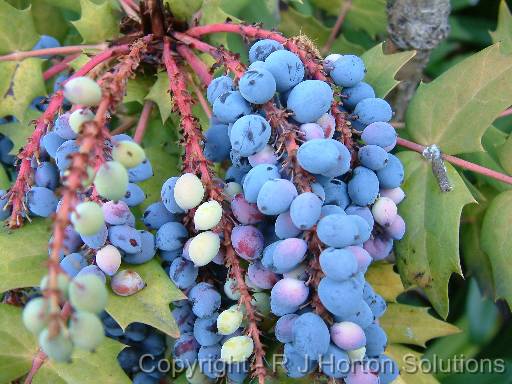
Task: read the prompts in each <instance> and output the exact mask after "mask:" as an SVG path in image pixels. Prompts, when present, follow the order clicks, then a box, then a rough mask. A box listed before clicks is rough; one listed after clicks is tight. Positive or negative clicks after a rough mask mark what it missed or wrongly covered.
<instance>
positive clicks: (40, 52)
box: [0, 44, 108, 61]
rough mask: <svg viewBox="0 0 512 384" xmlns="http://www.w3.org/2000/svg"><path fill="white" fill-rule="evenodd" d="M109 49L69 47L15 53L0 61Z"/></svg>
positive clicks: (101, 47)
mask: <svg viewBox="0 0 512 384" xmlns="http://www.w3.org/2000/svg"><path fill="white" fill-rule="evenodd" d="M107 48H108V45H106V44H94V45H68V46H65V47H55V48H43V49H35V50H33V51H20V52H13V53H9V54H7V55H2V56H0V61H21V60H23V59H27V58H29V57H40V56H48V55H49V56H53V55H71V54H74V53H82V52H83V51H85V50H97V51H103V50H106V49H107Z"/></svg>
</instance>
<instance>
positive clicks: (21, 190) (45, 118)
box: [9, 44, 130, 228]
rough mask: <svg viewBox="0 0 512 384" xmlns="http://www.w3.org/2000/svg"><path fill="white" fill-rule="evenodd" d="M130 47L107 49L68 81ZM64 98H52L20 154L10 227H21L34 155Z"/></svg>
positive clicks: (84, 73)
mask: <svg viewBox="0 0 512 384" xmlns="http://www.w3.org/2000/svg"><path fill="white" fill-rule="evenodd" d="M129 50H130V47H129V46H128V45H127V44H126V45H119V46H116V47H113V48H110V49H107V50H105V51H103V52H101V53H100V54H98V55H96V56H94V57H93V58H91V59H90V60H89V61H88V62H87V63H86V64H85V65H84V66H83V67H82V68H80V69H79V70H78V71H76V72H75V73H74V74H73V75H72V76H71V77H70V78H69V79H68V80H67V81H69V80H70V79H72V78H75V77H80V76H84V75H86V74H87V73H88V72H89V71H90V70H92V69H93V68H95V67H96V66H97V65H99V64H101V63H103V62H104V61H106V60H108V59H110V58H112V57H116V56H118V55H121V54H123V53H127V52H129ZM63 100H64V96H63V94H62V91H57V92H56V93H55V94H54V95H53V96H52V97H51V98H50V102H49V104H48V107H47V109H46V111H45V112H44V113H43V114H42V115H41V116H40V117H39V118H38V119H37V120H36V122H35V124H36V128H35V130H34V132H33V133H32V135H31V136H30V137H29V138H28V140H27V144H26V145H25V147H24V148H23V149H22V151H21V152H20V153H19V155H18V158H19V159H20V160H21V164H20V168H19V172H18V176H17V178H16V181H15V182H14V185H13V186H12V187H11V190H10V192H9V203H10V204H11V205H12V214H11V218H10V220H9V226H10V227H11V228H16V227H19V226H21V224H22V221H23V218H22V214H21V213H22V211H23V209H24V208H23V200H24V198H25V192H26V191H27V187H28V185H29V181H30V176H31V175H32V167H31V161H32V157H33V156H34V155H37V154H38V153H39V142H40V140H41V137H42V136H43V135H44V134H45V132H46V129H47V127H48V125H49V124H52V122H53V120H54V117H55V115H56V114H57V112H58V111H59V110H60V107H61V105H62V102H63Z"/></svg>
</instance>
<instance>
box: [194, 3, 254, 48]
mask: <svg viewBox="0 0 512 384" xmlns="http://www.w3.org/2000/svg"><path fill="white" fill-rule="evenodd" d="M226 20H231V21H233V22H240V21H241V20H239V19H238V18H237V17H235V16H234V15H231V14H229V13H228V12H226V11H225V10H224V7H223V1H222V0H203V6H202V7H201V20H200V24H201V25H207V24H213V23H224V22H225V21H226ZM208 39H209V40H210V41H211V42H212V43H214V44H215V45H223V46H225V47H227V48H228V49H230V50H231V51H236V52H238V53H245V55H247V52H246V51H247V49H243V50H240V49H236V48H241V47H242V46H243V44H241V38H240V37H239V36H236V35H234V34H228V33H216V34H215V35H211V36H209V37H208ZM244 51H245V52H244Z"/></svg>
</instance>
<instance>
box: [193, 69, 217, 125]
mask: <svg viewBox="0 0 512 384" xmlns="http://www.w3.org/2000/svg"><path fill="white" fill-rule="evenodd" d="M188 80H189V82H190V86H191V87H192V89H193V90H194V93H195V94H196V97H197V100H198V101H199V104H201V108H203V111H204V113H205V114H206V116H207V117H208V118H211V117H212V111H211V109H210V106H209V105H208V102H207V101H206V99H205V97H204V95H203V92H201V90H200V89H199V87H198V86H197V85H196V83H194V79H192V76H191V75H189V76H188Z"/></svg>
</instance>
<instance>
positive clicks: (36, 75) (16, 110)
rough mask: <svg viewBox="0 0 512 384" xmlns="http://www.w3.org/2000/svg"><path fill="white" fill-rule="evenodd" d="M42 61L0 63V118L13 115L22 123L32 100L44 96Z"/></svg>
mask: <svg viewBox="0 0 512 384" xmlns="http://www.w3.org/2000/svg"><path fill="white" fill-rule="evenodd" d="M42 62H43V61H42V60H41V59H37V58H30V59H25V60H23V61H5V62H1V63H0V116H7V115H13V116H15V117H16V118H17V119H18V120H21V121H24V117H23V116H24V113H25V110H26V109H27V107H28V106H29V105H30V103H31V102H32V100H33V99H34V98H36V97H38V96H44V95H46V89H45V86H44V81H43V76H42V68H41V66H42Z"/></svg>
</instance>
